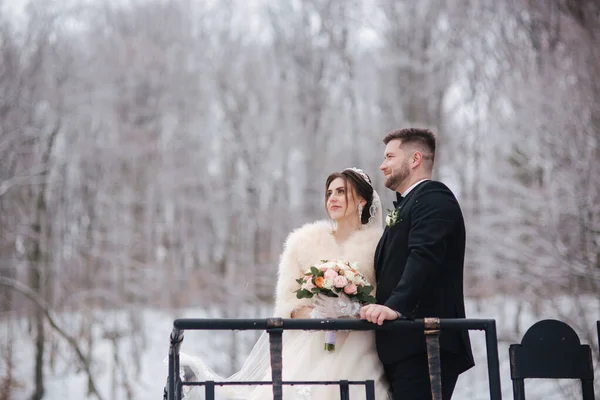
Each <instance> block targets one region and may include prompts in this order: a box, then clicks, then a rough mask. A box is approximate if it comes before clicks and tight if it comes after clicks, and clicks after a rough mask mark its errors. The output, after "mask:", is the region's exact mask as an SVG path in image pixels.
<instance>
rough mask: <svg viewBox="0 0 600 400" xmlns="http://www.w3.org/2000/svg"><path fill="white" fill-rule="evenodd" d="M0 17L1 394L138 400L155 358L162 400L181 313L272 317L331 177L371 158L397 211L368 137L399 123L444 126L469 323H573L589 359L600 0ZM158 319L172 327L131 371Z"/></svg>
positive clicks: (136, 9)
mask: <svg viewBox="0 0 600 400" xmlns="http://www.w3.org/2000/svg"><path fill="white" fill-rule="evenodd" d="M0 10H1V11H0V399H1V400H8V399H13V398H19V399H24V398H28V399H32V400H39V399H42V398H45V399H48V398H52V390H50V389H48V388H49V387H50V386H49V383H48V382H49V381H51V380H52V379H55V378H56V377H59V378H60V377H65V376H67V375H74V376H79V377H81V376H83V377H85V379H84V385H83V387H85V391H84V393H81V394H80V395H76V396H73V397H72V398H81V395H84V394H85V393H88V394H89V396H90V398H95V396H98V397H99V398H103V399H117V398H123V399H133V398H140V399H141V398H151V397H148V396H141V397H140V396H139V395H138V394H139V393H138V392H139V389H137V388H136V386H135V385H136V384H135V382H136V381H137V380H140V379H141V380H143V378H144V377H143V375H144V373H143V372H142V371H143V368H144V367H145V365H147V364H148V363H156V365H158V368H159V370H160V374H157V376H158V377H159V378H160V382H159V383H156V387H158V388H159V390H160V392H158V393H157V392H154V393H155V396H156V397H155V398H159V397H160V396H161V395H162V385H163V383H164V381H163V379H164V377H166V366H164V365H163V364H162V359H163V358H164V356H166V352H167V346H168V333H169V331H170V324H171V322H172V319H173V318H175V317H179V316H181V315H183V314H182V313H183V312H184V311H182V310H186V311H185V313H186V314H185V315H188V316H202V315H217V316H227V317H257V316H260V317H266V316H268V315H269V314H268V313H269V305H270V301H271V300H272V292H273V286H274V278H273V276H274V273H275V271H276V267H277V262H278V257H279V254H280V252H281V249H282V244H283V241H284V239H285V237H286V235H287V234H288V233H289V232H290V231H291V230H292V229H294V228H296V227H298V226H299V225H301V224H302V223H304V222H307V221H311V220H314V219H317V218H323V217H324V216H325V213H324V209H323V191H324V180H325V177H326V176H327V175H328V174H329V173H330V172H332V171H337V170H340V169H342V168H344V167H348V166H357V167H360V168H362V169H364V170H365V171H366V172H367V173H368V174H369V175H370V176H371V177H372V178H373V180H374V182H375V186H376V189H377V190H378V191H379V193H380V194H381V195H382V200H383V201H384V203H388V204H391V200H392V193H391V192H389V191H388V190H386V189H385V188H384V187H383V184H382V179H381V178H382V176H381V173H380V171H379V170H378V166H379V165H380V163H381V161H382V153H383V148H384V146H383V143H382V141H381V139H382V138H383V136H384V134H385V133H386V132H388V131H389V130H392V129H396V128H400V127H407V126H427V127H430V128H433V129H434V130H435V131H436V132H437V133H438V135H439V153H438V154H439V156H438V158H437V167H436V171H435V173H436V178H437V179H440V180H442V181H444V182H446V183H447V184H448V185H449V186H450V187H451V188H452V189H453V190H454V192H455V193H456V195H457V197H458V198H459V200H460V202H461V205H462V208H463V212H464V214H465V218H466V223H467V231H468V249H467V266H466V272H465V274H466V278H465V279H466V291H467V296H468V302H469V309H470V310H473V312H472V313H470V315H469V316H471V317H473V316H483V317H486V318H503V319H501V320H499V321H501V322H502V323H501V324H500V323H499V325H500V326H499V329H500V340H501V341H502V343H516V342H518V341H520V338H521V337H522V334H523V332H524V331H525V330H526V329H527V328H528V327H529V325H530V322H532V321H535V320H536V318H538V317H542V316H543V315H546V316H550V317H553V318H557V319H561V320H563V321H565V322H568V323H569V324H571V325H572V326H573V327H574V328H575V329H576V330H577V332H578V333H579V334H580V337H581V338H582V341H583V342H584V343H589V344H592V345H593V346H592V347H593V349H594V352H595V353H594V359H596V360H597V359H598V352H597V350H598V347H597V343H596V340H595V339H594V337H595V328H594V323H595V320H597V319H599V318H598V317H599V316H600V313H599V311H598V310H599V309H600V295H599V293H600V246H599V241H600V79H598V77H599V76H600V46H599V45H598V43H600V42H599V39H600V4H599V3H598V2H597V1H595V0H579V1H569V0H555V1H545V0H537V1H536V0H479V1H472V0H447V1H444V2H440V1H437V0H419V1H418V2H417V1H413V0H374V1H366V0H365V1H363V0H295V1H292V0H277V1H274V0H273V1H267V0H254V1H252V2H246V1H244V0H220V1H208V0H207V1H193V0H169V1H167V0H147V1H143V0H139V1H131V2H128V1H119V2H116V1H115V2H109V1H98V0H97V1H87V2H83V1H77V2H74V1H50V0H45V1H43V0H39V1H30V2H28V3H13V2H12V0H4V1H0ZM384 208H386V207H385V205H384ZM498 299H500V300H498ZM508 303H510V309H508V310H507V309H503V308H502V306H503V305H505V304H508ZM240 304H245V305H246V307H245V308H241V307H239V305H240ZM548 310H550V311H548ZM150 311H152V312H163V313H164V314H162V315H165V317H164V318H163V319H162V320H161V321H160V322H157V321H156V320H149V318H150V319H151V318H153V317H152V316H151V315H154V314H148V312H150ZM205 313H206V314H205ZM523 313H528V315H529V316H530V317H528V318H529V319H527V320H526V321H529V322H527V323H526V324H524V323H523V322H522V321H523V318H522V315H523ZM474 314H475V315H474ZM149 315H150V316H149ZM153 327H155V328H156V330H160V331H161V332H162V333H161V334H163V333H164V334H165V335H167V336H164V335H163V336H161V338H160V340H161V341H159V342H158V344H157V346H159V347H160V348H159V349H158V354H159V355H160V357H157V358H156V359H152V360H149V359H145V360H144V361H143V360H142V355H144V354H147V353H149V352H151V351H155V350H151V349H150V348H151V346H152V345H153V344H155V341H154V340H151V339H150V338H151V336H152V335H153V334H154V331H155V329H154V328H153ZM159 327H160V328H159ZM186 337H187V336H186ZM224 337H225V336H220V337H219V338H216V339H215V338H214V337H213V339H210V340H217V339H223V338H224ZM227 337H228V338H229V336H227ZM236 338H237V336H231V338H230V339H231V340H228V341H227V342H226V345H223V347H222V350H223V353H224V354H225V355H226V356H225V358H224V360H225V361H224V362H223V363H222V366H221V367H220V368H221V371H223V372H224V373H227V372H231V371H233V370H235V369H236V368H237V367H238V366H239V363H240V359H243V357H242V356H241V353H242V352H241V351H240V350H239V349H240V348H243V346H242V347H240V346H241V345H240V343H242V341H241V340H237V339H236ZM186 340H187V339H186ZM203 340H204V339H203ZM208 340H209V339H206V341H204V342H203V343H201V344H202V345H203V346H205V347H206V346H210V343H209V342H208ZM248 340H249V342H251V339H248ZM17 344H18V345H17ZM99 349H100V351H99ZM501 352H505V349H504V348H501ZM106 357H108V360H109V361H110V364H109V365H108V366H107V364H106V362H105V359H106ZM483 357H484V358H483V360H485V354H483ZM480 364H481V363H480ZM481 368H483V370H482V371H483V378H482V379H483V385H484V387H483V392H482V393H483V396H484V398H485V395H486V390H487V387H486V386H485V385H486V381H487V378H486V377H485V363H483V364H482V366H481ZM504 372H506V371H504ZM88 373H91V374H92V375H96V376H101V377H102V376H104V375H106V376H108V377H107V378H106V379H105V381H106V384H103V385H99V384H98V382H97V381H96V380H95V379H88V378H87V375H86V374H88ZM102 379H104V378H102ZM509 382H510V381H509ZM503 384H504V386H506V384H505V383H503ZM503 389H504V390H505V391H506V390H508V392H507V393H509V394H510V388H509V387H504V388H503ZM136 393H137V394H136ZM563 394H564V393H563ZM540 396H542V395H540ZM542 397H544V398H550V397H548V394H547V393H546V394H544V395H543V396H542ZM61 398H69V397H64V396H63V397H61ZM466 398H473V397H466ZM531 398H534V397H531ZM540 398H541V397H540ZM560 398H562V397H560Z"/></svg>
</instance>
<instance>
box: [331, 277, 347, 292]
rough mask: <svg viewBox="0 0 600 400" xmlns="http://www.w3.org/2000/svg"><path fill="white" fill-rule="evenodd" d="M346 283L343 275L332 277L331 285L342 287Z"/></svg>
mask: <svg viewBox="0 0 600 400" xmlns="http://www.w3.org/2000/svg"><path fill="white" fill-rule="evenodd" d="M347 284H348V279H346V278H345V277H343V276H340V275H338V276H336V277H335V278H334V279H333V286H335V287H336V288H338V289H341V288H343V287H344V286H346V285H347Z"/></svg>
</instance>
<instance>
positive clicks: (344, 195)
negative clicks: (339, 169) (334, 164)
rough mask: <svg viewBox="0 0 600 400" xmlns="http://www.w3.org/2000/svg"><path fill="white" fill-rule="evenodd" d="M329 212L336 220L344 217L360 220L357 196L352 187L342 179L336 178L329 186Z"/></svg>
mask: <svg viewBox="0 0 600 400" xmlns="http://www.w3.org/2000/svg"><path fill="white" fill-rule="evenodd" d="M326 195H327V214H329V218H331V219H332V220H334V221H340V220H342V219H344V218H356V219H357V220H358V202H357V201H356V200H357V196H356V194H355V193H354V190H352V187H351V186H350V185H348V184H346V182H345V181H344V180H343V179H342V178H335V179H334V180H333V181H331V183H330V184H329V187H328V188H327V193H326Z"/></svg>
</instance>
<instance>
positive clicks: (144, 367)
mask: <svg viewBox="0 0 600 400" xmlns="http://www.w3.org/2000/svg"><path fill="white" fill-rule="evenodd" d="M557 304H558V306H557ZM557 304H553V305H552V306H550V305H548V306H547V307H541V308H539V307H538V310H537V312H538V313H539V315H540V316H541V317H536V318H534V317H532V310H531V309H530V307H528V306H525V307H522V311H521V312H520V313H518V312H517V302H516V301H513V300H511V299H510V298H505V297H498V298H493V299H487V300H482V301H480V302H478V303H475V302H473V301H470V302H468V303H467V314H468V316H469V317H470V318H492V319H495V320H496V321H497V327H498V331H499V332H498V335H499V339H500V340H501V342H500V344H499V353H500V372H501V380H502V394H503V398H504V399H512V397H513V396H512V386H511V381H510V375H509V362H508V346H509V344H510V343H517V342H518V341H520V338H521V337H522V335H523V333H524V331H525V330H526V329H527V328H528V327H530V326H531V325H532V324H533V323H534V322H536V321H538V320H540V319H544V318H556V317H557V315H558V314H557V313H556V310H557V307H559V308H561V307H564V308H565V309H568V308H569V307H570V302H569V301H568V300H562V301H560V302H558V303H557ZM140 312H141V313H142V316H143V318H142V320H143V324H144V330H145V332H146V343H145V348H144V349H143V350H137V352H141V356H140V360H141V364H140V367H141V370H140V372H141V373H140V375H139V378H138V379H136V380H135V381H134V382H133V383H132V387H131V390H132V392H133V393H134V397H133V398H134V399H136V400H138V399H139V400H141V399H160V398H161V396H162V391H163V386H164V384H165V379H166V375H167V365H166V364H165V363H164V360H165V357H166V356H167V351H168V346H169V334H170V332H171V328H172V321H173V320H174V319H175V318H203V317H215V316H216V315H217V313H216V312H215V311H214V310H213V311H207V310H189V309H188V310H184V311H180V312H173V311H164V310H143V311H140ZM268 314H269V310H268V309H263V310H257V309H256V308H255V307H252V309H251V310H250V311H249V312H248V315H247V316H248V317H251V318H255V317H266V316H267V315H268ZM517 315H519V318H517ZM588 315H589V318H588V319H587V322H588V323H589V325H590V327H593V325H594V324H595V321H596V320H597V319H598V317H599V316H600V310H599V309H598V306H597V301H596V305H595V306H594V305H592V306H591V307H590V310H589V312H588ZM516 323H519V324H520V332H519V333H515V324H516ZM3 325H4V326H2V330H0V342H1V343H6V340H5V338H2V335H5V334H7V331H6V329H5V324H3ZM21 325H22V326H19V327H18V328H17V331H19V330H21V332H16V333H17V334H16V335H15V339H14V344H13V346H14V347H13V349H14V350H15V358H16V363H15V364H16V371H15V375H16V376H17V377H18V378H19V380H20V383H22V384H23V387H22V388H21V389H20V393H18V394H17V396H15V399H24V398H27V397H28V394H30V393H31V389H32V386H31V382H32V378H31V377H32V374H33V364H32V359H33V358H32V353H33V346H32V340H31V339H30V338H29V337H28V336H27V335H25V334H24V332H25V324H24V323H23V324H21ZM258 334H259V333H258V332H251V331H246V332H236V333H231V332H225V331H218V332H214V331H213V332H198V331H189V332H186V333H185V340H184V342H183V345H182V351H185V352H186V353H188V354H193V355H199V356H201V357H203V358H204V359H205V360H210V364H211V366H212V367H213V368H214V369H215V370H217V372H220V373H224V374H227V373H229V372H231V368H232V367H231V363H230V348H231V347H230V344H231V338H232V337H233V335H236V337H237V338H239V339H241V341H242V343H240V345H239V347H238V350H237V352H236V353H237V354H239V360H238V362H241V360H243V358H244V356H245V354H247V353H248V352H249V350H250V348H251V346H252V344H253V343H254V341H255V340H256V338H257V336H258ZM471 339H472V342H473V348H474V353H475V357H476V362H477V365H476V367H475V368H473V369H471V370H470V371H468V372H467V373H465V374H463V375H462V376H461V378H460V379H459V382H458V385H457V387H456V392H455V396H454V399H457V400H461V399H464V400H467V399H469V400H477V399H487V398H489V387H488V378H487V364H486V350H485V335H484V333H483V332H479V331H473V332H471ZM505 339H506V341H503V340H505ZM582 342H583V343H586V341H585V340H582ZM59 343H60V342H59ZM589 344H591V345H592V346H593V347H595V348H597V346H598V344H597V343H596V342H595V341H594V342H592V343H589ZM132 346H133V343H131V342H127V341H126V340H124V341H123V343H121V349H120V350H121V353H120V357H121V358H122V359H124V360H125V359H128V358H129V357H130V356H129V354H130V353H131V351H132V350H131V349H132ZM94 348H95V350H94V352H95V354H96V358H97V359H98V360H99V362H98V363H96V364H94V365H93V369H94V371H95V374H96V378H97V384H98V385H99V388H100V391H101V393H102V395H103V397H104V399H108V400H120V399H127V396H126V393H125V392H126V391H125V389H124V388H123V386H119V385H117V387H116V389H113V386H114V385H113V379H115V377H116V379H117V380H119V379H120V377H121V376H123V374H126V375H127V376H130V377H133V376H135V368H134V366H133V365H131V367H130V368H128V369H127V370H125V371H120V370H119V371H116V374H115V368H113V366H114V361H113V357H114V351H113V345H112V344H111V342H110V341H108V340H105V339H104V340H103V339H101V338H98V339H97V342H96V344H95V347H94ZM56 354H63V358H61V357H60V356H59V357H58V358H57V359H56V361H55V363H54V368H53V369H52V370H51V369H50V368H48V369H47V371H46V397H45V398H46V399H48V400H58V399H61V400H69V399H77V400H80V399H84V398H86V394H87V379H86V377H85V375H84V374H83V373H81V372H77V371H75V368H74V364H73V361H72V358H70V357H66V356H64V354H69V352H68V351H59V352H57V353H56ZM594 363H595V366H596V367H597V360H594ZM238 365H239V364H238ZM5 373H6V370H5V366H4V365H2V366H0V377H2V376H4V375H5ZM562 386H563V387H562V388H560V387H558V385H557V383H556V382H555V381H544V380H536V381H528V382H526V392H527V398H528V399H529V400H536V399H545V400H552V399H557V400H558V399H568V398H571V396H570V394H571V392H575V393H576V391H578V390H579V385H573V384H570V385H568V386H567V388H566V389H565V388H564V386H565V385H562ZM573 398H574V397H573Z"/></svg>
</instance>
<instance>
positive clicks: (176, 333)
mask: <svg viewBox="0 0 600 400" xmlns="http://www.w3.org/2000/svg"><path fill="white" fill-rule="evenodd" d="M170 339H171V345H170V346H169V385H168V386H169V388H168V393H167V399H168V400H175V399H178V400H179V399H181V386H180V385H178V384H177V383H178V382H179V381H180V380H181V378H180V377H179V346H181V342H182V341H183V331H182V330H179V329H177V328H173V332H171V336H170ZM175 392H177V397H175Z"/></svg>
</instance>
